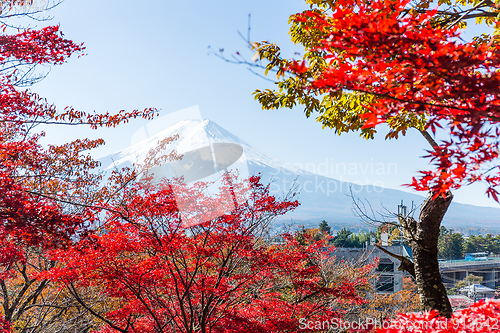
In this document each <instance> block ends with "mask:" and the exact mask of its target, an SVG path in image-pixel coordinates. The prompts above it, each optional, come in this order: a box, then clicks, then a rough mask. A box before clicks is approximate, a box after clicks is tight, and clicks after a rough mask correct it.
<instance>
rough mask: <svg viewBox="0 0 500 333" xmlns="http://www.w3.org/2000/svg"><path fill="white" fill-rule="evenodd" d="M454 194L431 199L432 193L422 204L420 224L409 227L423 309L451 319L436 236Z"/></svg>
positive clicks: (449, 193) (416, 278)
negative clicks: (437, 312)
mask: <svg viewBox="0 0 500 333" xmlns="http://www.w3.org/2000/svg"><path fill="white" fill-rule="evenodd" d="M452 199H453V195H452V194H451V192H448V193H447V194H446V199H445V198H443V197H442V196H439V197H437V198H436V199H434V200H432V194H431V195H429V197H428V198H427V199H426V200H425V201H424V203H423V204H422V208H421V210H420V216H419V222H418V223H413V225H412V226H411V227H410V229H413V230H411V232H412V234H413V242H412V248H413V263H414V267H415V280H416V283H417V287H418V294H419V297H420V303H421V304H422V307H423V309H424V310H430V309H434V310H437V311H439V313H440V314H441V315H442V316H445V317H448V318H449V317H451V314H452V309H451V305H450V301H449V300H448V296H447V295H446V289H445V287H444V285H443V282H442V281H441V274H440V272H439V263H438V247H437V244H438V237H439V228H440V226H441V220H442V219H443V217H444V214H445V213H446V211H447V209H448V207H449V205H450V203H451V200H452Z"/></svg>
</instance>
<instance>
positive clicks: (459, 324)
mask: <svg viewBox="0 0 500 333" xmlns="http://www.w3.org/2000/svg"><path fill="white" fill-rule="evenodd" d="M499 321H500V302H499V301H497V300H487V301H480V302H477V303H475V304H473V305H471V306H470V307H469V308H467V309H463V310H460V311H457V312H455V313H454V314H453V316H452V317H451V318H443V317H439V315H438V313H437V312H436V311H430V312H424V313H410V314H400V315H398V318H397V320H394V321H390V322H387V323H386V324H385V325H384V327H382V328H380V326H379V327H378V329H377V330H376V332H377V333H411V332H415V333H416V332H429V333H434V332H435V333H437V332H440V333H459V332H460V333H480V332H497V331H499V330H500V326H499Z"/></svg>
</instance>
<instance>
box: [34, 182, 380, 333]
mask: <svg viewBox="0 0 500 333" xmlns="http://www.w3.org/2000/svg"><path fill="white" fill-rule="evenodd" d="M177 186H184V185H183V184H182V183H180V182H177V183H172V182H171V183H167V182H165V183H163V184H159V185H155V186H152V185H145V184H143V183H136V184H135V185H133V186H131V187H128V188H126V189H124V190H123V191H122V192H121V194H120V195H119V196H118V197H115V198H114V199H113V200H112V201H111V202H110V203H109V204H110V205H111V207H113V211H112V212H109V213H108V215H107V217H106V219H105V220H104V221H103V223H104V224H103V227H102V228H100V230H99V232H96V233H93V234H92V235H91V236H89V237H88V238H86V239H85V240H84V241H82V242H80V243H79V244H78V245H77V246H74V247H71V248H69V249H65V250H57V251H54V253H53V257H52V259H54V260H57V261H58V262H59V263H60V267H58V268H54V269H53V270H51V271H50V272H46V273H44V274H43V275H44V278H50V279H52V280H57V281H59V282H60V283H63V284H64V285H66V287H67V288H68V289H69V290H70V292H71V294H72V295H73V296H74V297H75V298H76V299H77V300H79V302H80V303H81V304H82V306H84V307H85V308H86V309H87V310H89V311H90V312H92V314H93V315H94V316H96V317H97V318H99V319H100V320H101V321H102V322H103V323H104V326H102V327H101V329H100V332H116V331H118V332H285V331H286V332H289V331H295V330H297V329H298V328H299V325H300V322H299V319H300V318H303V320H311V321H312V320H322V321H325V320H331V319H332V318H338V317H339V316H341V315H342V313H341V311H339V310H338V306H336V304H338V302H353V303H359V302H364V300H363V299H362V298H361V296H360V295H359V294H358V290H357V288H358V287H359V286H362V285H366V284H367V283H368V282H367V281H366V279H365V278H363V277H362V276H361V277H357V278H355V279H352V280H349V279H339V278H338V276H332V274H331V273H330V274H328V273H326V272H325V271H322V267H323V265H324V263H325V262H327V261H328V260H329V259H328V251H327V249H325V248H324V243H323V242H312V243H311V244H309V245H301V244H300V243H299V242H297V241H296V240H295V239H294V237H292V236H291V235H283V241H282V242H280V243H279V244H269V241H266V237H264V236H265V232H266V230H267V228H268V226H269V224H270V223H271V221H272V220H273V219H274V218H275V217H276V216H278V215H282V214H284V213H286V212H287V211H289V210H291V209H293V208H295V207H296V206H297V205H298V203H297V202H296V201H291V200H277V199H276V198H274V197H273V196H271V195H270V194H269V187H265V186H263V185H262V184H260V182H259V177H251V178H250V179H249V180H248V182H247V183H246V184H242V183H238V182H236V181H235V179H234V177H233V176H230V175H225V178H224V186H225V190H228V191H232V193H234V196H235V198H237V200H236V201H235V202H244V204H240V205H237V207H236V208H235V209H234V210H232V211H230V212H227V214H225V215H223V216H220V217H218V218H216V219H213V220H210V221H207V222H205V223H203V224H200V225H196V226H193V227H189V228H185V227H183V226H182V221H181V218H180V214H179V211H178V209H177V207H176V197H175V195H174V193H176V195H179V193H184V195H189V196H190V197H191V198H193V197H194V198H196V200H197V201H198V202H199V203H200V204H202V205H203V206H204V207H206V206H208V207H210V206H211V205H214V204H215V205H216V204H217V203H218V202H219V198H218V197H210V196H207V195H205V194H204V193H203V186H201V187H200V186H194V187H192V188H190V189H189V190H184V191H176V190H174V188H175V187H177ZM243 198H244V199H245V200H242V199H243ZM371 269H372V267H371V266H365V267H363V270H365V271H366V274H368V273H369V271H370V270H371ZM321 273H323V274H321ZM328 275H329V276H328ZM86 288H94V289H95V290H99V291H100V292H101V293H103V294H105V295H106V298H107V302H106V303H107V305H105V306H103V305H102V304H97V305H95V304H88V303H86V302H85V300H84V299H83V298H82V297H80V291H81V290H85V289H86Z"/></svg>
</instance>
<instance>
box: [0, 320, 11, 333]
mask: <svg viewBox="0 0 500 333" xmlns="http://www.w3.org/2000/svg"><path fill="white" fill-rule="evenodd" d="M11 332H12V328H11V327H10V323H9V322H7V321H5V320H4V319H3V318H2V317H0V333H11Z"/></svg>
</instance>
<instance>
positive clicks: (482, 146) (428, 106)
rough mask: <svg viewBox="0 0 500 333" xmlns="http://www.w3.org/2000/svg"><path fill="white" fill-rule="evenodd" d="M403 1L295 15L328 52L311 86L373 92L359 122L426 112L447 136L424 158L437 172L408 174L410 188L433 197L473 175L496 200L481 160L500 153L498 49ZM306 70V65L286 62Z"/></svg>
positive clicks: (494, 180)
mask: <svg viewBox="0 0 500 333" xmlns="http://www.w3.org/2000/svg"><path fill="white" fill-rule="evenodd" d="M408 3H409V0H376V1H364V0H362V1H358V0H339V1H335V2H334V3H332V12H331V13H329V12H328V14H326V13H325V12H319V11H315V10H311V11H306V12H304V13H301V14H297V15H295V16H294V17H293V20H295V21H296V22H302V23H303V24H305V27H306V29H309V30H310V31H311V35H312V36H316V35H324V34H325V32H326V35H327V37H325V39H324V40H321V41H319V43H318V45H320V46H319V47H318V50H319V51H321V52H323V54H324V58H325V59H329V61H330V62H329V64H330V65H329V67H328V68H327V69H325V70H324V71H322V72H321V74H320V75H309V77H308V78H307V79H308V80H310V83H311V86H312V87H314V88H320V89H324V91H340V92H341V91H343V90H347V91H353V92H360V93H367V94H371V95H373V96H375V97H376V99H375V101H374V102H373V104H371V105H366V106H365V107H366V109H367V110H368V112H367V113H365V114H363V115H361V118H362V119H364V121H365V123H364V127H375V126H376V125H378V124H380V123H384V122H387V121H388V120H390V119H391V117H394V116H397V115H401V114H404V113H413V114H416V115H425V117H426V121H427V122H426V126H427V128H430V129H431V130H432V131H433V132H435V130H436V127H441V125H440V123H446V128H445V130H446V131H447V132H448V133H449V134H450V137H451V139H450V140H449V141H447V142H443V143H441V144H439V145H438V146H437V147H435V148H436V149H435V150H434V151H432V152H431V153H430V155H429V156H430V157H431V158H432V160H433V162H435V165H436V170H435V171H426V172H423V173H422V176H421V177H419V178H414V179H413V182H412V183H411V184H410V186H411V187H413V188H415V189H417V190H421V191H429V190H431V191H432V192H433V193H434V194H435V196H438V195H443V196H444V194H445V193H446V192H447V191H448V190H450V189H457V188H459V187H460V186H461V185H462V184H463V183H464V182H468V183H473V182H476V181H479V180H482V181H485V182H486V183H487V184H488V185H489V189H488V191H487V193H488V195H491V196H493V198H494V199H495V200H496V201H498V200H499V198H498V196H497V195H498V191H497V190H496V189H495V187H496V186H498V185H499V184H500V176H499V173H500V169H499V167H498V166H496V167H495V168H493V170H488V171H486V172H490V173H491V175H485V170H481V168H480V167H481V166H482V165H486V164H487V163H488V162H491V161H493V160H494V159H496V158H497V157H498V154H499V150H498V148H499V141H498V137H499V134H500V133H499V132H500V130H499V127H498V125H499V121H500V98H499V93H500V74H499V73H498V72H497V70H498V69H499V68H500V49H499V48H498V47H492V46H491V45H487V44H477V43H473V42H470V43H462V42H460V41H459V40H458V34H457V32H456V30H457V28H456V27H455V28H452V29H444V28H441V27H439V25H434V24H432V23H431V19H432V18H433V16H434V15H435V14H436V10H434V11H430V12H425V13H417V12H412V11H410V12H408V11H407V9H406V8H405V6H406V5H407V4H408ZM288 70H289V71H291V72H294V73H296V74H297V75H301V76H304V75H306V74H308V73H307V70H308V67H307V66H306V65H305V63H304V62H303V63H301V64H299V63H295V64H293V65H292V66H290V67H289V68H288Z"/></svg>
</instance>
